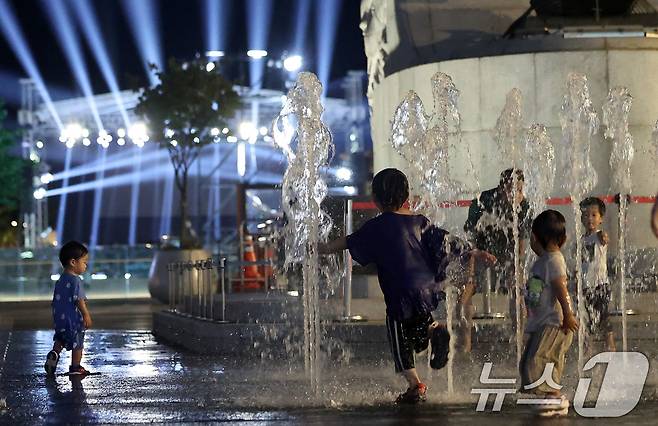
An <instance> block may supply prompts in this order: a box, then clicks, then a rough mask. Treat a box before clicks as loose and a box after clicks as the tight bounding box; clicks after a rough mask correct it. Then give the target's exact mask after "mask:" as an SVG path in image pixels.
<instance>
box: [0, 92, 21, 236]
mask: <svg viewBox="0 0 658 426" xmlns="http://www.w3.org/2000/svg"><path fill="white" fill-rule="evenodd" d="M6 117H7V111H6V110H5V109H4V106H3V104H2V102H0V245H13V244H14V243H15V241H14V237H15V234H16V229H15V228H12V227H11V226H10V225H9V223H10V222H11V220H13V219H17V218H18V208H19V203H20V201H21V198H22V197H21V195H22V191H23V189H24V188H23V184H24V183H25V182H24V179H23V172H24V170H25V167H27V162H26V161H24V160H23V159H22V158H20V157H17V156H16V155H14V154H12V152H11V151H12V149H13V148H15V147H16V144H17V141H18V135H17V134H16V133H15V132H12V131H9V130H7V129H5V128H4V127H3V123H4V121H5V118H6Z"/></svg>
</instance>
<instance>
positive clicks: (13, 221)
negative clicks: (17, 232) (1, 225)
mask: <svg viewBox="0 0 658 426" xmlns="http://www.w3.org/2000/svg"><path fill="white" fill-rule="evenodd" d="M11 226H13V227H14V228H16V227H17V226H18V222H16V221H15V220H12V221H11Z"/></svg>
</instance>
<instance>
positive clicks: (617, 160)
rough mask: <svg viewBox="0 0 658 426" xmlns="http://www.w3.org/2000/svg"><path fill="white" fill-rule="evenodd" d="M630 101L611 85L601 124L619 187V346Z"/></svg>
mask: <svg viewBox="0 0 658 426" xmlns="http://www.w3.org/2000/svg"><path fill="white" fill-rule="evenodd" d="M632 104H633V97H632V96H631V94H630V92H629V91H628V89H627V88H625V87H615V88H612V89H610V92H609V93H608V99H607V101H606V103H605V105H603V124H604V125H605V126H606V130H605V137H606V138H608V139H611V140H612V151H611V153H610V168H611V169H612V182H613V184H614V186H615V187H616V188H617V190H618V191H619V241H618V244H617V263H618V265H619V278H620V291H621V297H620V298H619V308H620V309H621V312H622V322H621V323H622V348H623V350H624V351H627V350H628V333H627V326H626V324H627V318H626V214H627V212H628V202H627V199H626V195H627V194H630V193H631V186H632V183H631V164H632V163H633V155H634V153H635V149H634V148H633V136H631V133H630V132H629V131H628V115H629V113H630V110H631V105H632Z"/></svg>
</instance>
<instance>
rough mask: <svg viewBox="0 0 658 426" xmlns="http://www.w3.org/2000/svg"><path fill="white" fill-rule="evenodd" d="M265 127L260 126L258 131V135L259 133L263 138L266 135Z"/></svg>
mask: <svg viewBox="0 0 658 426" xmlns="http://www.w3.org/2000/svg"><path fill="white" fill-rule="evenodd" d="M267 131H268V130H267V127H265V126H262V127H261V128H260V129H258V133H260V135H261V136H265V135H266V134H267Z"/></svg>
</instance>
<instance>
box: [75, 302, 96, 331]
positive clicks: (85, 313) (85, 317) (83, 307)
mask: <svg viewBox="0 0 658 426" xmlns="http://www.w3.org/2000/svg"><path fill="white" fill-rule="evenodd" d="M76 304H77V306H78V309H79V310H80V313H81V314H82V321H83V322H84V325H85V328H86V329H89V328H91V326H92V321H91V315H90V314H89V309H87V302H85V300H84V299H78V301H77V302H76Z"/></svg>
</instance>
